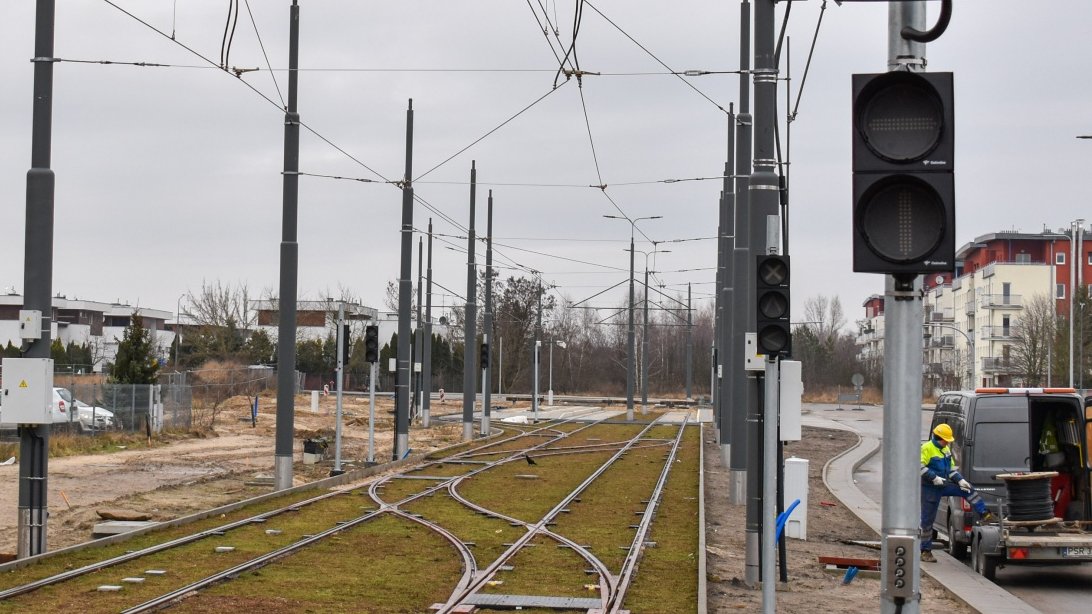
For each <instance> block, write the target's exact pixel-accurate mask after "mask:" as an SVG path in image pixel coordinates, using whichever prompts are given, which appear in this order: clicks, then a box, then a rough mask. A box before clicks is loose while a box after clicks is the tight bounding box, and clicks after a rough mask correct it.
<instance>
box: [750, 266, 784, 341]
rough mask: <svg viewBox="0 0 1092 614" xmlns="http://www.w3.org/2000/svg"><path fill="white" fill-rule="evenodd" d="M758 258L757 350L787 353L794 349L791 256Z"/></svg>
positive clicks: (756, 278)
mask: <svg viewBox="0 0 1092 614" xmlns="http://www.w3.org/2000/svg"><path fill="white" fill-rule="evenodd" d="M756 262H757V265H758V266H757V271H756V274H755V282H756V286H757V287H756V292H755V298H756V299H757V303H758V304H757V307H758V309H757V312H758V313H757V316H758V322H757V330H758V353H760V354H766V355H768V356H781V357H785V356H788V355H789V353H790V352H791V351H792V329H791V328H790V324H789V257H788V256H758V258H757V259H756Z"/></svg>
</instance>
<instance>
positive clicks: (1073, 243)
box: [1069, 220, 1084, 388]
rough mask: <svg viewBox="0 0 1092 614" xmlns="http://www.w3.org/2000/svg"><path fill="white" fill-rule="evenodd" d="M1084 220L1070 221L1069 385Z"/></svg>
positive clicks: (1072, 370)
mask: <svg viewBox="0 0 1092 614" xmlns="http://www.w3.org/2000/svg"><path fill="white" fill-rule="evenodd" d="M1083 221H1084V220H1073V221H1072V222H1070V223H1069V387H1070V388H1072V387H1073V384H1074V382H1075V378H1074V375H1073V374H1074V373H1075V372H1076V370H1075V369H1074V366H1075V365H1074V364H1073V345H1074V343H1073V331H1074V330H1075V326H1074V321H1073V316H1074V313H1073V307H1074V305H1076V303H1077V224H1078V222H1083Z"/></svg>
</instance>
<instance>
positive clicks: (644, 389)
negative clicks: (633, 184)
mask: <svg viewBox="0 0 1092 614" xmlns="http://www.w3.org/2000/svg"><path fill="white" fill-rule="evenodd" d="M655 248H656V246H655V244H653V249H655ZM648 299H649V296H648V255H647V254H646V255H645V300H644V327H643V331H642V332H641V415H642V416H643V415H645V414H647V413H648Z"/></svg>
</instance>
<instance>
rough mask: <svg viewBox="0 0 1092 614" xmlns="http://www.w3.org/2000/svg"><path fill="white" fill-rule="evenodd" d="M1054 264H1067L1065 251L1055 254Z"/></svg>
mask: <svg viewBox="0 0 1092 614" xmlns="http://www.w3.org/2000/svg"><path fill="white" fill-rule="evenodd" d="M1054 264H1065V252H1058V253H1057V254H1054Z"/></svg>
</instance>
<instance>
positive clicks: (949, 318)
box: [929, 309, 955, 322]
mask: <svg viewBox="0 0 1092 614" xmlns="http://www.w3.org/2000/svg"><path fill="white" fill-rule="evenodd" d="M929 321H930V322H954V321H955V313H954V312H953V311H952V310H951V309H935V310H933V312H932V313H930V314H929Z"/></svg>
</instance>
